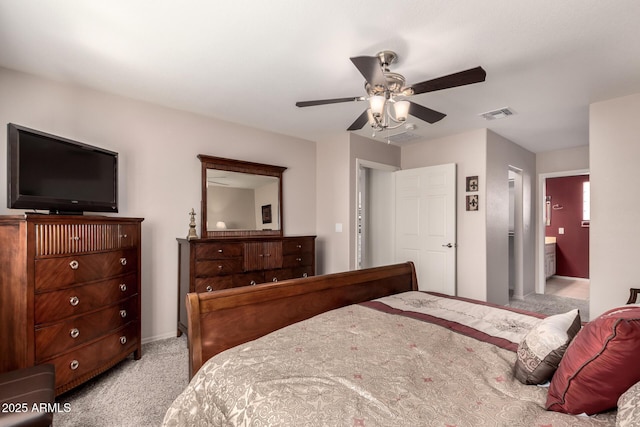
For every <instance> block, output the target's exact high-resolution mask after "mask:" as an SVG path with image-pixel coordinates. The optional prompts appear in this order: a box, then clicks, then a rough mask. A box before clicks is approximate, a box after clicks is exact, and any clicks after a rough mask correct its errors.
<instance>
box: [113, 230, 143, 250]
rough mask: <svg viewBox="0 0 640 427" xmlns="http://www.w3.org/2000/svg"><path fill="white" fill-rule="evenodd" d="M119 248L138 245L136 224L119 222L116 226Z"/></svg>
mask: <svg viewBox="0 0 640 427" xmlns="http://www.w3.org/2000/svg"><path fill="white" fill-rule="evenodd" d="M118 238H119V245H118V246H119V247H120V248H134V247H136V246H138V243H139V242H138V225H137V224H120V225H119V228H118Z"/></svg>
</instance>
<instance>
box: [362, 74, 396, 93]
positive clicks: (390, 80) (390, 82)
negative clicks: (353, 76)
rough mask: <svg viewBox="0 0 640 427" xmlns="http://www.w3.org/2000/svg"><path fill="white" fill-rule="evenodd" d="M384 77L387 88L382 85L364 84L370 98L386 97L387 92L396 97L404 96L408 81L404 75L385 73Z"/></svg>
mask: <svg viewBox="0 0 640 427" xmlns="http://www.w3.org/2000/svg"><path fill="white" fill-rule="evenodd" d="M384 77H385V80H386V82H387V87H386V88H385V87H383V86H380V85H372V84H371V83H369V82H364V88H365V90H366V91H367V94H368V95H369V96H374V95H385V94H386V93H387V92H388V93H389V94H390V95H394V96H397V95H404V93H403V91H402V90H403V88H404V85H405V83H406V80H405V78H404V76H403V75H402V74H398V73H392V72H390V71H385V72H384Z"/></svg>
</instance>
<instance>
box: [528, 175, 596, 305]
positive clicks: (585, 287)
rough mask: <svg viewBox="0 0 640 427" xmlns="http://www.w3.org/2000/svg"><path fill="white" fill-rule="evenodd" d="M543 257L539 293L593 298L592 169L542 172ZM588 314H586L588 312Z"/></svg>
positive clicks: (578, 298) (573, 297)
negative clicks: (591, 276)
mask: <svg viewBox="0 0 640 427" xmlns="http://www.w3.org/2000/svg"><path fill="white" fill-rule="evenodd" d="M540 188H541V190H542V191H541V192H542V206H543V209H542V215H541V217H542V223H541V224H540V230H541V235H540V240H539V241H540V245H539V248H538V251H539V252H538V253H539V256H540V259H541V260H542V262H541V263H540V264H541V266H540V267H541V269H540V272H539V280H538V283H537V287H536V292H537V293H540V294H545V295H555V296H558V297H564V298H571V299H576V300H581V301H588V300H589V286H590V281H589V223H590V206H589V203H590V188H589V171H588V170H579V171H568V172H560V173H554V174H546V175H542V176H541V178H540ZM585 314H586V313H585Z"/></svg>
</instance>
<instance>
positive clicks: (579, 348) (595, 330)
mask: <svg viewBox="0 0 640 427" xmlns="http://www.w3.org/2000/svg"><path fill="white" fill-rule="evenodd" d="M639 355H640V307H637V306H625V307H619V308H615V309H613V310H609V311H607V312H606V313H604V314H603V315H602V316H600V317H598V318H597V319H595V320H592V321H591V322H589V323H587V324H586V325H585V326H584V327H583V328H582V330H581V331H580V332H579V333H578V335H577V336H576V337H575V339H574V340H573V341H572V342H571V344H570V345H569V348H567V351H566V353H565V355H564V357H563V358H562V360H561V361H560V366H559V367H558V370H557V371H556V373H555V375H554V376H553V378H552V379H551V385H550V387H549V394H548V395H547V405H546V406H547V409H549V410H552V411H557V412H564V413H567V414H582V413H586V414H588V415H592V414H595V413H598V412H602V411H606V410H608V409H612V408H615V407H616V404H617V402H618V398H619V397H620V396H621V395H622V393H624V392H625V391H626V390H628V389H629V388H630V387H631V386H632V385H633V384H635V383H637V382H638V381H640V363H638V356H639Z"/></svg>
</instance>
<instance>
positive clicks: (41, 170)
mask: <svg viewBox="0 0 640 427" xmlns="http://www.w3.org/2000/svg"><path fill="white" fill-rule="evenodd" d="M7 186H8V188H7V207H9V208H13V209H20V208H23V209H46V210H48V211H50V212H51V213H82V212H85V211H87V212H118V191H117V190H118V153H115V152H112V151H109V150H105V149H102V148H98V147H94V146H91V145H88V144H84V143H81V142H77V141H72V140H70V139H66V138H62V137H59V136H54V135H50V134H47V133H44V132H40V131H37V130H33V129H28V128H25V127H23V126H19V125H15V124H13V123H9V124H8V125H7Z"/></svg>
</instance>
